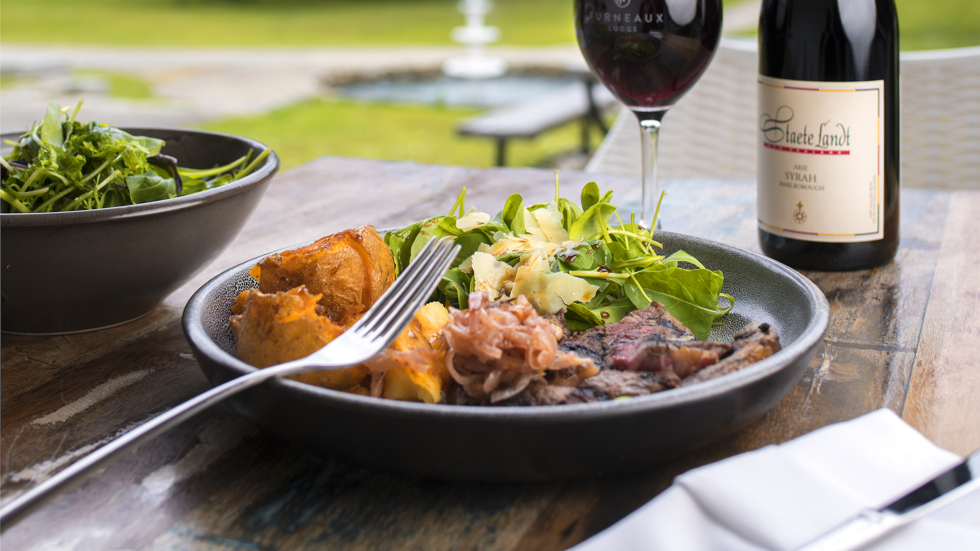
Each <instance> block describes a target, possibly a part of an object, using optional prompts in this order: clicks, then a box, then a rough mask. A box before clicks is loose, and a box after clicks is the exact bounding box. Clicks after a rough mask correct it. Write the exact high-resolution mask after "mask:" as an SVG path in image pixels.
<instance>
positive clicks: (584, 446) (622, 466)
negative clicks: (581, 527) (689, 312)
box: [183, 232, 829, 480]
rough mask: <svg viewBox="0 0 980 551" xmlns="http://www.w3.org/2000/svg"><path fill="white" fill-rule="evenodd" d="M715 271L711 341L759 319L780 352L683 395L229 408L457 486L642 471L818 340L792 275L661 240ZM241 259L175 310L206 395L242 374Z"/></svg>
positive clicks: (265, 392) (324, 398)
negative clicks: (719, 294)
mask: <svg viewBox="0 0 980 551" xmlns="http://www.w3.org/2000/svg"><path fill="white" fill-rule="evenodd" d="M657 238H658V239H659V240H660V241H662V242H663V243H664V249H665V251H666V252H668V253H669V252H672V251H675V250H678V249H683V250H685V251H687V252H689V253H691V254H693V255H694V256H695V257H697V258H698V259H699V260H701V261H702V262H703V263H704V265H705V266H707V267H709V268H711V269H718V270H722V271H723V272H724V274H725V286H724V292H726V293H729V294H731V295H733V296H735V298H736V302H735V308H734V310H733V312H732V313H731V314H729V316H728V320H727V322H726V324H725V325H724V326H722V327H717V328H716V329H715V330H714V331H713V332H712V335H711V337H712V338H713V339H716V340H729V341H730V340H731V337H732V335H734V333H735V332H736V331H737V330H738V329H739V328H741V326H742V325H744V324H745V323H746V322H748V321H749V320H752V321H766V322H769V323H770V324H772V325H773V326H775V328H776V329H777V330H778V331H779V334H780V335H781V339H782V344H783V350H782V351H780V352H779V353H777V354H775V355H773V356H771V357H769V358H767V359H765V360H763V361H761V362H758V363H756V364H754V365H752V366H750V367H748V368H746V369H744V370H742V371H739V372H737V373H733V374H730V375H726V376H724V377H720V378H718V379H715V380H712V381H706V382H704V383H700V384H697V385H692V386H690V387H685V388H678V389H673V390H668V391H664V392H660V393H657V394H652V395H649V396H642V397H637V398H631V399H629V400H616V401H611V402H604V403H595V404H578V405H560V406H537V407H511V408H494V407H467V406H448V405H427V404H418V403H407V402H399V401H394V400H384V399H380V398H370V397H364V396H358V395H354V394H346V393H343V392H336V391H332V390H327V389H323V388H318V387H314V386H310V385H306V384H303V383H298V382H295V381H289V380H281V381H275V382H272V383H267V384H265V385H263V386H260V387H256V388H254V389H251V390H248V391H246V393H244V394H241V395H239V396H238V397H236V398H233V399H232V402H231V405H232V407H233V408H234V409H235V410H236V411H237V412H239V413H240V414H242V415H244V416H245V417H248V418H250V419H252V420H254V421H255V422H257V423H258V424H260V425H261V426H263V427H264V428H265V429H266V430H268V431H270V432H271V433H273V434H276V435H278V436H280V437H282V438H283V439H285V440H287V441H289V442H292V443H294V444H298V445H300V446H303V447H305V448H307V449H310V450H312V451H314V452H317V453H321V454H332V455H336V456H339V457H342V458H345V459H348V460H350V461H354V462H357V463H361V464H365V465H371V466H375V467H379V468H383V469H388V470H392V471H398V472H402V473H406V474H410V475H416V476H423V477H432V478H442V479H466V480H541V479H552V478H563V477H580V476H592V475H600V474H613V473H623V472H631V471H640V470H644V469H649V468H651V467H653V466H655V465H656V464H657V463H660V462H662V461H665V460H667V459H669V458H671V457H674V456H676V455H678V454H681V453H684V452H687V451H690V450H693V449H695V448H698V447H700V446H704V445H705V444H707V443H709V442H711V441H712V440H715V439H717V438H719V437H720V436H722V435H725V434H728V433H731V432H732V431H735V430H736V429H738V428H740V427H742V426H744V425H745V424H747V423H749V422H750V421H752V420H754V419H756V418H758V417H759V416H761V415H762V414H763V413H765V412H766V411H768V410H769V409H770V408H772V407H773V406H775V405H776V403H777V402H779V400H780V399H782V397H783V396H785V395H786V393H787V392H789V390H790V389H791V388H792V387H793V385H794V384H796V381H797V380H798V379H799V377H800V375H801V374H802V372H803V370H804V368H806V366H807V365H808V364H809V362H810V359H811V357H812V356H813V353H814V350H815V348H816V346H817V344H819V343H820V341H821V340H822V339H823V336H824V334H825V332H826V330H827V323H828V319H829V306H828V304H827V300H826V298H825V297H824V296H823V293H821V292H820V290H819V289H818V288H817V287H816V286H815V285H814V284H813V283H811V282H810V281H809V280H808V279H806V278H805V277H803V276H801V275H800V274H799V273H797V272H795V271H794V270H792V269H790V268H787V267H786V266H784V265H782V264H780V263H778V262H775V261H773V260H771V259H768V258H766V257H764V256H761V255H758V254H755V253H752V252H749V251H746V250H743V249H739V248H736V247H731V246H728V245H723V244H720V243H715V242H711V241H705V240H702V239H696V238H693V237H687V236H683V235H679V234H672V233H669V232H658V233H657ZM254 263H255V262H254V261H250V262H246V263H244V264H241V265H239V266H236V267H234V268H232V269H230V270H228V271H226V272H224V273H222V274H221V275H219V276H218V277H216V278H214V279H213V280H211V281H210V282H208V283H207V284H206V285H204V286H203V287H202V288H201V289H200V290H198V291H197V293H196V294H195V295H194V296H193V297H192V298H191V299H190V301H189V302H188V303H187V307H186V308H185V310H184V318H183V323H184V332H185V334H186V335H187V338H188V340H189V341H190V344H191V347H192V348H193V350H194V354H195V356H196V357H197V360H198V362H199V363H200V364H201V367H202V369H203V370H204V372H205V373H206V374H207V376H208V377H209V378H210V379H211V381H212V383H213V384H219V383H222V382H224V381H227V380H229V379H231V378H233V377H238V376H240V375H242V374H244V373H247V372H249V371H251V370H253V369H254V368H253V367H251V366H249V365H247V364H245V363H243V362H241V361H240V360H238V359H237V358H236V357H235V343H234V340H233V337H232V334H231V331H230V330H229V328H228V316H229V315H230V308H231V304H232V303H233V302H234V297H235V296H236V295H237V294H238V293H239V292H240V291H242V290H245V289H249V288H252V287H255V286H256V282H255V280H253V279H252V278H251V277H250V276H249V275H248V271H249V268H251V266H252V265H253V264H254Z"/></svg>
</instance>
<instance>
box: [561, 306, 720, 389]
mask: <svg viewBox="0 0 980 551" xmlns="http://www.w3.org/2000/svg"><path fill="white" fill-rule="evenodd" d="M560 348H562V349H563V350H567V351H569V352H574V353H576V354H578V355H580V356H584V357H588V358H591V359H592V361H593V362H595V364H596V365H598V366H600V369H620V370H627V371H651V372H656V373H672V374H674V375H676V376H677V377H678V378H684V377H687V376H689V375H691V374H692V373H695V372H696V371H698V370H700V369H702V368H704V367H706V366H709V365H712V364H714V363H716V362H718V360H719V359H720V358H722V357H724V356H725V355H727V354H729V353H730V352H731V350H732V347H731V346H730V345H728V344H725V343H714V342H712V343H709V342H703V341H698V340H695V338H694V335H693V334H692V333H691V332H690V331H688V330H687V328H686V327H684V325H683V324H682V323H681V322H680V321H678V320H677V318H675V317H674V316H672V315H670V314H669V313H668V312H667V311H666V310H665V309H664V308H663V306H661V305H660V304H659V303H656V302H655V303H653V304H651V305H650V306H649V307H647V308H642V309H640V310H636V311H634V312H632V313H630V314H629V315H627V316H626V317H624V318H623V319H622V320H621V321H620V322H618V323H611V324H609V325H604V326H599V327H593V328H592V329H589V330H588V331H583V332H582V333H578V334H576V335H572V336H571V337H569V338H567V339H565V340H564V341H563V342H562V343H561V346H560Z"/></svg>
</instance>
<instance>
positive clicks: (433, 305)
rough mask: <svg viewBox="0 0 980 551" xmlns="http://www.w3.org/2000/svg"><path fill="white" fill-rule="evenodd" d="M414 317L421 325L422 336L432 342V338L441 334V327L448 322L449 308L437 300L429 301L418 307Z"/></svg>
mask: <svg viewBox="0 0 980 551" xmlns="http://www.w3.org/2000/svg"><path fill="white" fill-rule="evenodd" d="M415 319H417V320H418V321H419V325H421V326H422V336H423V337H425V340H427V341H429V342H432V339H434V338H436V337H438V336H439V335H441V334H442V328H443V327H445V326H446V324H447V323H449V310H446V307H445V306H443V305H442V304H439V303H438V302H430V303H428V304H426V305H425V306H423V307H422V308H421V309H419V311H418V313H417V314H415Z"/></svg>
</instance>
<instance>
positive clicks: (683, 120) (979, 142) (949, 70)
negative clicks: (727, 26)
mask: <svg viewBox="0 0 980 551" xmlns="http://www.w3.org/2000/svg"><path fill="white" fill-rule="evenodd" d="M756 52H757V45H756V42H755V40H747V39H731V38H723V39H722V41H721V45H720V46H719V50H718V52H717V54H716V55H715V59H714V60H713V61H712V63H711V65H710V66H709V67H708V70H707V71H706V72H705V74H704V76H703V77H702V78H701V80H699V81H698V83H697V84H696V85H695V86H694V88H693V89H692V90H691V91H690V92H689V93H688V94H687V95H686V96H684V97H683V98H681V100H680V101H679V102H678V103H677V105H675V106H674V107H673V108H672V109H671V110H670V111H669V112H668V113H667V115H666V116H665V117H664V124H663V127H662V128H661V130H660V144H659V145H660V152H659V155H660V157H659V159H660V160H659V166H658V169H659V177H660V178H661V179H663V180H667V179H674V178H735V179H744V180H754V179H755V171H756V139H755V127H756V110H757V107H756V87H757V83H756V75H757V73H758V61H757V55H756ZM901 82H902V89H901V98H902V99H901V101H902V104H901V119H902V122H901V129H900V131H901V163H902V174H901V178H902V185H903V186H904V187H915V188H937V189H969V188H973V189H980V47H975V48H959V49H953V50H936V51H930V52H905V53H902V54H901ZM640 165H641V162H640V131H639V128H638V127H637V123H636V117H634V116H633V115H632V113H630V112H629V110H628V109H626V108H625V107H624V108H622V109H621V111H620V116H619V117H617V119H616V122H615V124H613V126H612V128H611V129H610V130H609V134H608V135H607V136H606V138H605V139H604V140H603V142H602V144H601V145H600V146H599V148H598V149H597V150H596V153H595V155H593V157H592V159H591V161H590V162H589V164H588V165H587V166H586V168H585V170H586V171H588V172H596V173H601V174H614V175H618V176H625V177H631V178H637V179H639V178H640V177H641V174H640Z"/></svg>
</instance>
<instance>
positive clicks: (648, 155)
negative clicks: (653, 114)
mask: <svg viewBox="0 0 980 551" xmlns="http://www.w3.org/2000/svg"><path fill="white" fill-rule="evenodd" d="M640 134H641V136H642V141H643V199H642V201H643V203H642V205H641V208H640V219H641V223H642V224H643V227H645V228H647V229H653V214H654V212H656V208H657V138H658V136H659V135H660V121H659V120H656V119H646V120H640Z"/></svg>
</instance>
